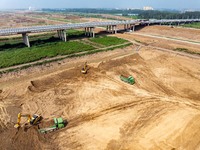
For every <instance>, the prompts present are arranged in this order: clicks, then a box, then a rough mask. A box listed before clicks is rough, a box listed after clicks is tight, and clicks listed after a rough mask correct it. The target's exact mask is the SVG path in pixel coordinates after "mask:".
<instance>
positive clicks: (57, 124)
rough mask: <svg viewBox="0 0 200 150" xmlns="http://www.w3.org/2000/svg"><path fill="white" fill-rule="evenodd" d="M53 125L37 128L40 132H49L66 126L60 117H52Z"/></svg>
mask: <svg viewBox="0 0 200 150" xmlns="http://www.w3.org/2000/svg"><path fill="white" fill-rule="evenodd" d="M53 120H54V125H53V126H51V127H47V128H42V129H38V131H39V132H40V133H44V134H45V133H49V132H52V131H55V130H58V129H61V128H64V127H65V126H66V121H64V120H63V119H62V118H54V119H53Z"/></svg>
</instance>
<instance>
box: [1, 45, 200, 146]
mask: <svg viewBox="0 0 200 150" xmlns="http://www.w3.org/2000/svg"><path fill="white" fill-rule="evenodd" d="M112 53H113V57H112V59H111V56H112ZM112 53H111V52H108V55H110V57H107V58H105V56H108V55H107V54H106V52H105V53H103V54H96V55H97V56H96V57H97V58H98V59H102V60H103V61H99V62H95V59H93V58H92V57H91V60H90V63H89V65H90V70H89V73H88V74H87V75H83V74H81V73H80V69H81V66H79V64H78V63H76V61H72V62H68V65H69V66H70V64H71V65H72V66H74V67H72V68H71V67H69V66H68V67H67V66H65V67H64V66H63V67H60V68H59V66H55V67H52V68H50V69H49V70H51V73H50V72H49V70H46V71H41V73H37V76H32V77H27V76H31V75H25V73H24V75H23V76H22V75H15V77H18V78H14V79H13V80H15V82H12V83H13V84H11V83H10V82H9V81H10V80H11V79H9V80H6V78H7V77H6V76H3V77H2V78H1V79H0V81H1V90H2V91H1V94H0V106H1V113H0V116H1V120H0V126H1V130H0V131H1V135H2V136H1V137H0V143H1V147H2V148H4V149H27V148H30V146H31V149H63V150H66V149H113V150H114V149H137V150H138V149H188V150H190V149H199V148H200V126H199V125H200V111H199V108H200V102H199V97H200V70H199V66H200V60H197V59H190V58H186V57H182V56H176V55H174V54H169V53H164V52H159V51H154V50H151V49H147V48H143V49H141V50H140V51H139V52H138V53H136V52H134V51H133V52H132V53H127V56H125V50H121V51H119V50H118V51H117V52H115V51H113V52H112ZM120 53H122V54H124V56H123V55H122V56H119V54H120ZM114 54H115V55H114ZM117 54H118V55H117ZM88 57H89V56H87V57H85V58H81V59H82V60H81V61H84V59H88ZM77 61H78V60H77ZM67 68H71V69H67ZM57 69H59V71H58V70H57ZM53 71H54V72H53ZM25 72H26V71H25ZM35 74H36V73H35ZM120 74H123V75H132V76H134V77H135V79H136V84H135V85H129V84H126V83H124V82H122V81H120V79H119V76H120ZM33 75H34V73H33ZM8 76H9V75H8ZM10 76H12V75H10ZM13 77H14V76H13ZM24 78H27V80H24ZM30 81H32V82H30ZM7 82H8V83H10V84H6V83H7ZM18 112H22V113H30V114H33V113H38V114H41V115H42V116H43V117H44V120H43V124H44V125H45V123H46V122H49V121H51V120H52V119H53V117H60V116H62V117H63V118H64V119H66V120H67V121H68V125H67V127H66V128H64V129H61V130H58V131H56V132H53V133H50V134H46V135H41V134H39V133H38V132H37V128H36V127H32V128H30V129H29V130H28V131H27V132H25V131H24V130H23V129H20V130H19V131H17V130H16V129H14V128H13V125H14V123H15V122H16V116H17V113H18Z"/></svg>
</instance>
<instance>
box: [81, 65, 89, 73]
mask: <svg viewBox="0 0 200 150" xmlns="http://www.w3.org/2000/svg"><path fill="white" fill-rule="evenodd" d="M88 70H89V68H88V65H87V62H85V64H84V66H83V68H82V69H81V73H82V74H87V71H88Z"/></svg>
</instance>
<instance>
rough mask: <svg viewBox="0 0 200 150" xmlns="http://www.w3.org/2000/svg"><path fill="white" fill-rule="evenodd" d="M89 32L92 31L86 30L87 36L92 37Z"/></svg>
mask: <svg viewBox="0 0 200 150" xmlns="http://www.w3.org/2000/svg"><path fill="white" fill-rule="evenodd" d="M89 30H90V29H89V28H86V35H87V36H90V31H89Z"/></svg>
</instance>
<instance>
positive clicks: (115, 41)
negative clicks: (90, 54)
mask: <svg viewBox="0 0 200 150" xmlns="http://www.w3.org/2000/svg"><path fill="white" fill-rule="evenodd" d="M89 40H90V41H92V42H95V43H98V44H102V45H104V46H112V45H119V44H123V43H126V42H128V41H127V40H124V39H120V38H117V37H108V36H103V37H99V38H93V39H89Z"/></svg>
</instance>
